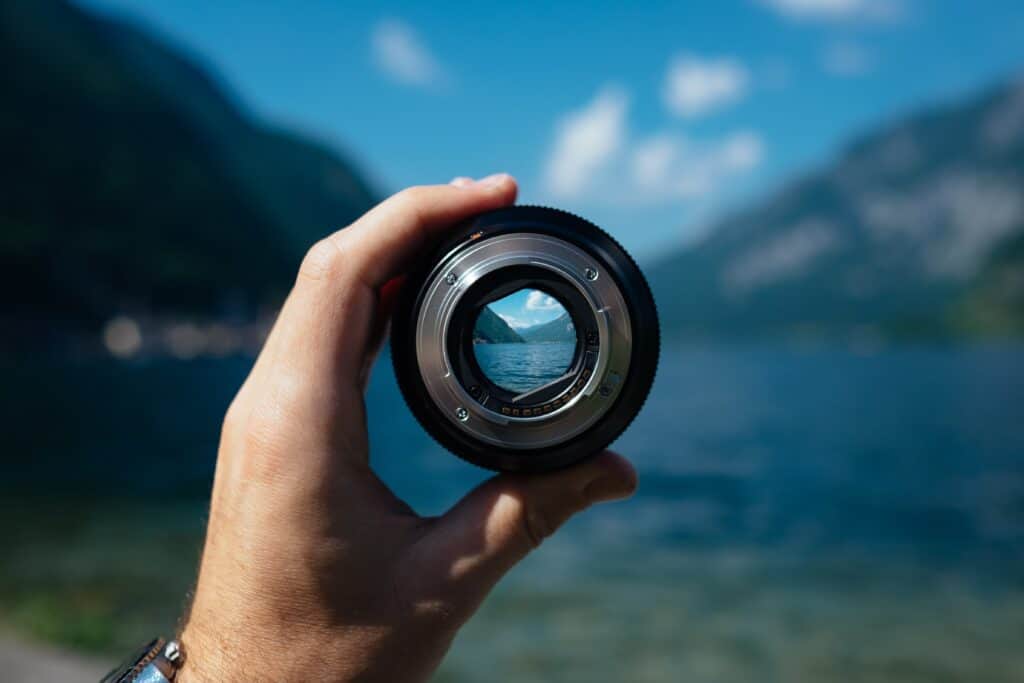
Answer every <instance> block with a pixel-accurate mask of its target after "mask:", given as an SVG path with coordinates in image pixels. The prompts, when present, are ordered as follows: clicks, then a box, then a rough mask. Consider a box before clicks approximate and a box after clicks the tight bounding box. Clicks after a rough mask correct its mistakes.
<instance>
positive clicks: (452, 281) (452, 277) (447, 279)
mask: <svg viewBox="0 0 1024 683" xmlns="http://www.w3.org/2000/svg"><path fill="white" fill-rule="evenodd" d="M458 279H459V278H458V276H456V275H455V273H448V274H447V275H445V276H444V281H445V282H446V283H448V285H454V284H455V282H456V281H457V280H458Z"/></svg>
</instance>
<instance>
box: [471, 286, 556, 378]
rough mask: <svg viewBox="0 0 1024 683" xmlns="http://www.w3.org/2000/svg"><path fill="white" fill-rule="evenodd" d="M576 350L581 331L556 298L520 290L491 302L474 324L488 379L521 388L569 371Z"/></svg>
mask: <svg viewBox="0 0 1024 683" xmlns="http://www.w3.org/2000/svg"><path fill="white" fill-rule="evenodd" d="M575 350H576V330H575V328H573V324H572V319H571V318H570V317H569V313H568V311H566V310H565V307H564V306H562V304H561V303H560V302H559V301H558V299H556V298H555V297H553V296H551V295H550V294H547V293H545V292H541V291H539V290H536V289H520V290H519V291H517V292H513V293H512V294H509V295H508V296H506V297H504V298H502V299H498V300H497V301H493V302H491V303H490V305H488V306H486V307H485V308H484V309H483V310H482V311H481V312H480V315H479V316H478V317H477V319H476V325H475V326H474V328H473V351H474V353H475V354H476V361H477V363H478V364H479V365H480V369H481V370H483V372H484V374H485V375H487V378H488V379H489V380H491V381H492V382H493V383H494V384H497V385H498V386H499V387H501V388H503V389H507V390H508V391H513V392H516V393H523V392H526V391H531V390H533V389H536V388H537V387H540V386H543V385H545V384H547V383H549V382H552V381H554V380H556V379H558V378H559V377H561V376H562V375H564V374H565V373H566V371H567V370H568V369H569V366H570V364H571V363H572V359H573V354H574V352H575Z"/></svg>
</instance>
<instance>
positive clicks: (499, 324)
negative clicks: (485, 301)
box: [473, 307, 523, 344]
mask: <svg viewBox="0 0 1024 683" xmlns="http://www.w3.org/2000/svg"><path fill="white" fill-rule="evenodd" d="M473 342H474V343H477V344H522V343H523V338H522V337H520V336H519V335H518V334H517V333H516V331H515V330H513V329H512V328H511V327H510V326H509V324H508V323H507V322H505V321H504V320H503V319H502V318H501V316H499V315H498V314H497V313H495V312H494V311H492V310H491V309H490V307H484V309H483V310H482V311H480V316H479V317H478V318H477V319H476V326H475V327H474V328H473Z"/></svg>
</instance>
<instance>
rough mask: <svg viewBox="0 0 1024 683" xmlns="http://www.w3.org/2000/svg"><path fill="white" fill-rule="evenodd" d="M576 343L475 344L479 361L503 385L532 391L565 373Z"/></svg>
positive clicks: (494, 380)
mask: <svg viewBox="0 0 1024 683" xmlns="http://www.w3.org/2000/svg"><path fill="white" fill-rule="evenodd" d="M575 350H576V344H573V343H568V342H555V343H545V344H474V345H473V351H474V352H475V354H476V362H477V363H479V364H480V369H481V370H483V371H484V374H486V375H487V377H488V378H490V380H491V381H492V382H494V383H495V384H497V385H498V386H499V387H503V388H505V389H508V390H510V391H529V390H530V389H534V388H536V387H539V386H543V385H544V384H547V383H548V382H551V381H553V380H556V379H558V378H559V377H561V376H562V375H564V374H565V371H566V370H567V369H568V368H569V363H571V362H572V357H573V352H574V351H575Z"/></svg>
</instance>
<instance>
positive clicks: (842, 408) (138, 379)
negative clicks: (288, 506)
mask: <svg viewBox="0 0 1024 683" xmlns="http://www.w3.org/2000/svg"><path fill="white" fill-rule="evenodd" d="M1022 37H1024V6H1022V5H1021V4H1020V3H1019V2H1016V1H1015V0H1005V1H1000V0H991V1H987V2H984V3H979V2H969V1H968V0H962V1H959V2H954V1H952V0H950V1H949V2H941V3H935V2H926V1H925V0H727V1H719V2H690V3H668V2H664V3H662V2H652V3H646V4H644V5H643V6H642V7H626V6H624V5H616V4H613V3H502V4H494V3H473V4H462V3H460V4H455V3H445V2H435V3H429V4H425V3H412V2H410V3H406V4H389V5H388V6H384V5H382V4H380V3H366V4H358V3H341V2H326V1H325V2H313V1H304V2H290V3H284V2H280V3H271V2H245V3H243V2H218V3H208V2H198V1H186V0H182V1H180V2H159V1H158V0H87V1H86V0H83V1H82V2H75V3H70V4H69V3H67V2H63V1H59V0H24V1H19V0H3V2H0V54H2V63H3V73H4V77H3V81H2V86H0V87H2V92H3V104H2V106H0V142H2V146H0V149H2V150H3V155H4V163H3V164H2V170H0V285H2V286H0V297H2V301H3V305H2V307H0V377H2V380H0V415H2V416H3V417H2V420H3V427H4V429H3V432H4V436H5V439H4V446H3V450H2V451H0V458H2V460H0V662H2V670H3V671H4V672H5V673H4V674H2V675H0V677H3V678H4V679H5V680H6V679H7V676H11V677H12V678H11V680H95V678H96V676H97V675H98V674H99V673H101V672H102V670H104V669H105V668H107V666H108V665H109V664H112V663H113V661H114V660H116V659H119V658H120V657H121V656H122V655H124V654H125V653H126V652H127V651H128V649H129V648H130V647H131V646H134V645H136V644H137V643H139V642H141V641H144V640H145V639H147V638H148V637H149V636H151V635H154V634H156V633H160V632H162V633H169V632H171V631H172V629H173V628H174V624H175V621H176V619H177V617H178V615H179V614H180V613H181V610H182V607H183V605H184V603H185V600H186V594H187V591H188V588H189V585H190V582H191V581H192V579H193V576H194V571H195V567H196V561H197V556H198V549H199V546H200V543H201V536H202V531H203V526H204V519H205V514H206V496H207V494H208V490H209V486H210V481H211V475H212V471H213V464H214V457H215V451H216V443H217V436H218V430H219V425H220V420H221V416H222V414H223V411H224V409H225V407H226V406H227V403H228V401H229V400H230V398H231V396H232V395H233V393H234V392H235V390H236V389H237V387H238V386H239V384H240V383H241V381H242V379H243V378H244V376H245V374H246V372H247V370H248V368H249V367H250V365H251V363H252V360H253V357H254V354H255V353H256V352H257V351H258V349H259V346H260V343H261V340H262V338H263V335H264V333H265V330H266V329H267V326H268V324H269V323H270V321H271V320H272V318H273V316H274V313H275V310H276V307H277V306H278V305H279V303H280V301H281V300H282V297H283V295H284V293H285V292H286V291H287V289H288V287H289V286H290V283H291V281H292V278H293V276H294V272H295V270H296V268H297V264H298V262H299V260H300V258H301V256H302V254H303V252H304V250H305V249H306V248H307V247H308V245H310V244H311V243H312V242H313V241H314V240H316V239H317V238H318V237H320V236H322V235H324V234H325V233H327V232H329V231H330V230H331V229H333V228H337V227H340V226H344V225H345V224H347V223H348V222H350V221H351V220H352V219H353V218H354V217H356V216H358V215H359V214H361V213H362V212H363V211H365V210H366V209H367V208H368V207H369V206H371V205H372V204H373V203H374V202H376V201H377V200H379V199H380V198H382V197H384V196H386V195H387V194H388V193H390V192H392V191H394V190H397V189H399V188H401V187H403V186H405V185H409V184H414V183H433V182H447V181H448V180H449V179H450V178H451V177H453V176H456V175H470V176H480V175H484V174H487V173H491V172H496V171H508V172H511V173H513V174H515V175H516V176H517V177H518V179H519V180H520V183H521V186H522V201H523V202H524V203H542V204H549V205H556V206H559V207H562V208H565V209H568V210H571V211H574V212H576V213H579V214H581V215H583V216H586V217H588V218H590V219H591V220H593V221H595V222H597V223H598V224H599V225H601V226H603V227H604V228H605V229H607V230H608V231H609V232H611V233H612V234H613V235H614V236H615V237H616V238H618V239H619V240H620V241H621V242H622V243H623V244H624V245H625V246H626V247H627V248H628V249H629V250H630V251H632V252H633V253H634V254H635V255H636V256H637V258H638V260H639V262H640V263H641V265H642V266H643V268H644V270H645V271H646V272H647V274H648V276H649V279H650V281H651V284H652V287H653V288H654V291H655V295H656V298H657V300H658V303H659V307H660V312H661V315H662V319H663V325H664V334H665V337H666V343H665V345H664V353H663V358H662V362H661V366H660V370H659V377H658V381H657V383H656V385H655V388H654V392H653V395H652V397H651V398H650V400H649V402H648V404H647V407H646V408H645V411H644V412H643V413H642V414H641V416H640V417H639V419H638V420H637V421H636V422H635V423H634V425H633V426H632V427H631V428H630V430H629V431H628V432H627V433H626V434H625V435H624V436H623V437H622V438H621V439H620V441H619V443H618V448H619V449H620V450H621V451H623V452H624V453H626V454H628V455H629V456H630V457H631V458H632V459H633V460H634V462H635V463H636V465H637V467H638V469H639V471H640V478H641V488H640V491H639V493H638V494H637V496H636V497H635V498H634V499H632V500H631V501H629V502H626V503H620V504H616V505H610V506H606V507H604V508H602V509H600V510H595V511H591V512H589V513H588V514H586V515H584V516H582V517H580V518H579V519H576V520H574V521H572V522H571V523H570V524H569V525H568V526H567V527H566V528H565V529H564V531H563V532H562V533H560V534H559V535H557V536H556V537H555V538H552V539H551V540H550V541H548V542H547V543H546V544H545V547H544V548H543V550H542V551H541V552H539V553H537V554H535V556H533V557H531V558H529V559H528V560H527V561H526V562H525V563H524V564H523V565H522V566H520V567H519V568H517V569H516V570H515V571H514V572H513V573H512V574H511V575H510V576H509V578H508V580H507V581H506V582H505V583H503V584H502V585H501V586H500V588H499V589H498V590H497V591H496V593H495V594H494V595H493V597H492V598H491V599H490V600H489V601H488V602H487V603H486V605H485V606H484V607H483V609H482V610H481V612H480V614H479V615H478V617H477V618H476V619H475V620H474V621H472V622H471V623H470V624H469V626H468V627H467V628H466V629H465V630H464V632H463V633H462V634H461V636H460V637H459V639H458V640H457V641H456V643H455V645H454V647H453V649H452V652H451V653H450V655H449V657H448V658H447V660H446V661H445V663H444V665H443V666H442V668H441V670H440V672H439V673H438V675H437V680H438V681H443V682H460V683H461V682H464V681H487V680H509V681H520V680H521V681H556V680H557V681H563V682H569V683H572V682H575V681H588V682H594V681H639V682H654V681H683V680H685V681H701V682H718V681H723V682H731V681H815V682H823V681H1020V680H1024V346H1022V345H1021V343H1020V339H1021V336H1022V335H1024V80H1022V77H1024V40H1022ZM367 400H368V403H369V420H370V432H371V440H372V446H373V462H374V465H375V467H376V468H377V469H378V470H379V471H380V472H381V474H382V476H383V477H384V479H385V480H386V481H387V482H388V483H389V484H390V485H391V486H392V487H393V488H394V489H395V490H396V491H397V492H398V493H399V494H400V495H401V496H403V497H404V498H406V499H407V500H409V501H410V503H411V504H412V505H413V506H414V507H415V508H416V509H417V510H419V511H420V512H422V513H426V514H433V513H438V512H440V511H442V510H444V509H446V508H447V506H449V505H450V504H451V503H452V502H454V501H455V500H456V499H457V498H458V497H459V496H460V495H461V493H462V492H464V491H465V490H466V489H467V488H468V487H470V486H471V485H473V484H474V483H476V482H477V481H479V480H481V479H482V478H483V477H484V476H485V474H484V473H483V472H481V471H479V470H477V469H474V468H473V467H471V466H469V465H466V464H464V463H462V462H461V461H459V460H457V459H456V458H454V457H452V456H451V455H449V454H447V453H445V452H443V451H442V450H441V449H440V448H439V447H438V446H436V445H435V444H434V443H433V442H432V441H431V440H430V439H429V438H428V437H427V436H426V435H425V434H424V433H423V432H422V430H421V429H420V428H419V426H418V425H417V424H416V423H415V422H414V420H413V419H412V417H411V416H410V415H409V414H408V412H407V409H406V408H405V405H404V404H403V402H402V400H401V397H400V395H399V393H398V390H397V388H396V386H395V383H394V378H393V376H392V374H391V369H390V363H389V362H388V361H387V359H386V358H384V359H382V362H381V363H380V364H379V366H378V369H377V371H376V373H375V375H374V377H373V382H372V384H371V386H370V388H369V394H368V399H367ZM33 676H35V678H33Z"/></svg>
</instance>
